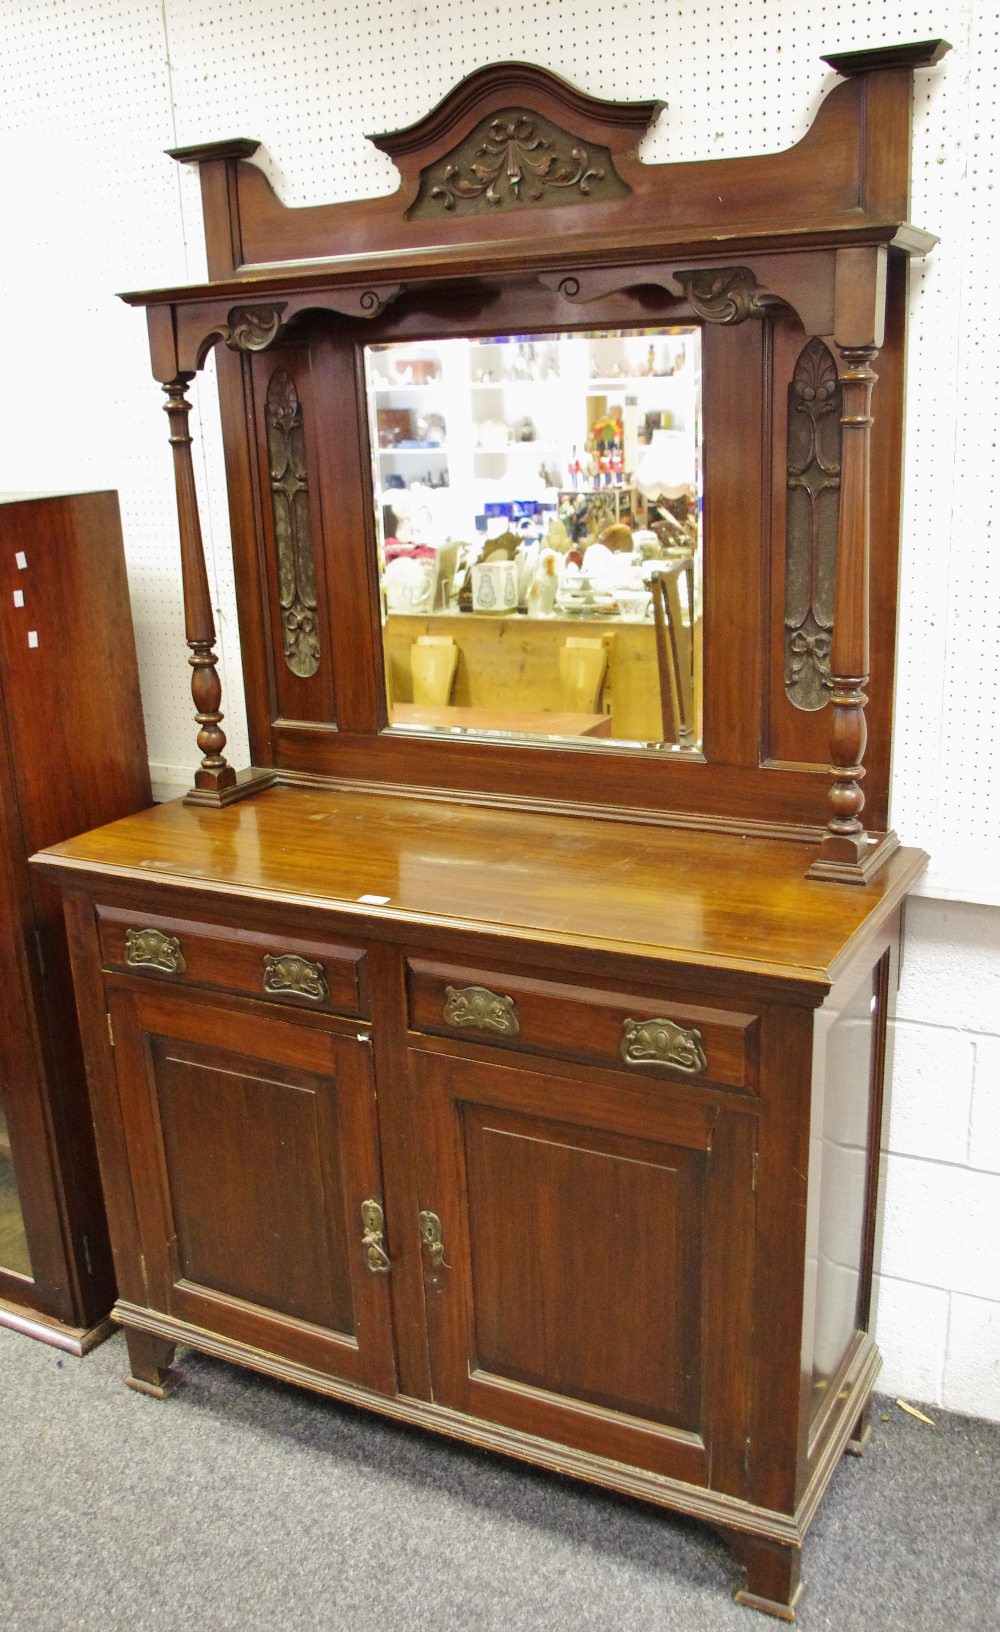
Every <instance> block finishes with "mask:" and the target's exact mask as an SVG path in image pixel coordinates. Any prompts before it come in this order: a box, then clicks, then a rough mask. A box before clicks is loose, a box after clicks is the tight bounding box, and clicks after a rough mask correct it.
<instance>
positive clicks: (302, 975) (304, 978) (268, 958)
mask: <svg viewBox="0 0 1000 1632" xmlns="http://www.w3.org/2000/svg"><path fill="white" fill-rule="evenodd" d="M264 990H265V992H269V993H270V994H271V995H272V996H274V997H277V996H284V995H285V994H286V993H288V992H291V994H292V996H293V997H306V998H308V999H309V1001H310V1003H328V1002H329V1000H330V988H329V986H328V985H327V983H326V975H325V974H324V973H323V965H322V964H321V963H310V962H309V959H308V958H300V957H298V956H297V955H296V953H294V952H279V953H278V954H277V955H275V954H274V953H271V952H266V953H265V954H264Z"/></svg>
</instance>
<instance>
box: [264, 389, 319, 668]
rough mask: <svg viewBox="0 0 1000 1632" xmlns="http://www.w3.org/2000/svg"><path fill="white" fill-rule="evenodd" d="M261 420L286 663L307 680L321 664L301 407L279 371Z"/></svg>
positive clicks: (297, 398) (268, 392)
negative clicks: (262, 422)
mask: <svg viewBox="0 0 1000 1632" xmlns="http://www.w3.org/2000/svg"><path fill="white" fill-rule="evenodd" d="M265 421H266V426H267V457H268V465H269V468H270V477H271V514H272V516H273V518H274V542H275V550H276V553H277V564H278V594H279V597H280V600H281V632H282V642H283V646H284V653H285V662H286V663H287V664H288V667H289V668H290V669H291V671H292V673H293V674H297V675H298V676H299V677H300V679H303V680H308V679H309V677H310V676H311V675H314V674H315V673H316V671H317V669H318V668H319V663H320V639H319V619H318V617H317V614H316V570H315V563H314V561H313V546H312V532H311V529H310V524H309V485H308V476H307V472H306V450H305V437H304V435H303V430H302V406H301V404H300V402H299V396H298V392H297V391H296V389H295V383H294V381H293V380H292V379H291V377H290V375H289V374H287V373H286V371H285V370H284V369H283V368H278V369H276V370H275V372H274V373H273V374H272V375H271V380H270V384H269V385H268V388H267V399H266V403H265Z"/></svg>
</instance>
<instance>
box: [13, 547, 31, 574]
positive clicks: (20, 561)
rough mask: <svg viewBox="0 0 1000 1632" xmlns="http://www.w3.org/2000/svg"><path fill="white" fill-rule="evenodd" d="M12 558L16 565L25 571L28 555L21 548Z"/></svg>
mask: <svg viewBox="0 0 1000 1632" xmlns="http://www.w3.org/2000/svg"><path fill="white" fill-rule="evenodd" d="M14 560H15V562H16V563H17V565H18V566H19V567H20V569H21V571H22V572H26V571H27V567H28V557H27V556H26V555H25V553H24V551H23V550H18V552H17V554H16V555H15V557H14Z"/></svg>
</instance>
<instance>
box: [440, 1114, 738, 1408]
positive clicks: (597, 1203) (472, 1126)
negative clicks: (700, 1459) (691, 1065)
mask: <svg viewBox="0 0 1000 1632" xmlns="http://www.w3.org/2000/svg"><path fill="white" fill-rule="evenodd" d="M463 1130H464V1139H463V1143H464V1150H465V1163H466V1175H467V1182H468V1197H469V1241H470V1267H471V1275H472V1294H473V1311H474V1316H473V1318H474V1333H475V1355H474V1364H475V1373H476V1375H481V1374H487V1373H489V1374H492V1375H494V1376H497V1377H504V1378H507V1379H509V1380H511V1381H515V1382H523V1383H528V1384H531V1385H533V1386H534V1387H536V1388H542V1389H546V1390H548V1391H549V1392H551V1393H552V1394H555V1395H558V1396H562V1397H564V1398H566V1399H567V1400H579V1401H587V1402H589V1403H590V1404H592V1405H599V1406H606V1407H608V1408H609V1409H610V1410H613V1411H620V1412H624V1413H626V1414H627V1415H629V1416H633V1417H641V1418H645V1419H648V1420H649V1421H652V1422H662V1423H667V1424H670V1425H671V1426H673V1427H679V1428H686V1429H690V1430H692V1431H695V1432H696V1431H697V1430H698V1427H699V1420H700V1417H699V1403H700V1402H699V1382H700V1349H701V1341H700V1338H701V1333H700V1318H699V1315H700V1311H699V1299H698V1289H699V1284H700V1279H701V1268H702V1265H701V1258H702V1253H701V1234H702V1229H701V1224H702V1214H703V1209H704V1184H705V1171H706V1161H705V1153H704V1152H701V1151H690V1150H684V1149H668V1148H665V1147H664V1146H663V1145H657V1144H654V1143H652V1142H650V1141H646V1140H635V1139H623V1138H615V1137H614V1136H613V1135H609V1134H602V1133H600V1132H595V1131H590V1130H582V1129H574V1128H573V1127H571V1126H565V1125H560V1124H558V1123H551V1122H547V1121H543V1120H537V1121H532V1122H527V1121H525V1120H524V1119H523V1118H521V1119H518V1118H516V1117H512V1116H509V1115H508V1116H501V1115H498V1114H497V1113H495V1112H492V1113H491V1112H490V1111H488V1110H487V1111H484V1110H483V1109H482V1108H481V1107H479V1106H466V1107H465V1110H464V1115H463ZM623 1288H627V1289H628V1295H627V1297H625V1298H623V1297H622V1296H621V1293H622V1290H623ZM612 1310H613V1311H614V1318H609V1314H610V1312H611V1311H612Z"/></svg>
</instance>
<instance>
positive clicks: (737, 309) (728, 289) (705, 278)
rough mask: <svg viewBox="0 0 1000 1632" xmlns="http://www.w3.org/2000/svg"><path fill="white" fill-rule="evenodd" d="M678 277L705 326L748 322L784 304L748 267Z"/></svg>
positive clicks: (716, 268)
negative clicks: (748, 319) (763, 286)
mask: <svg viewBox="0 0 1000 1632" xmlns="http://www.w3.org/2000/svg"><path fill="white" fill-rule="evenodd" d="M674 276H675V278H676V279H677V282H678V283H679V284H680V286H681V288H682V289H683V290H684V294H685V296H686V298H687V300H688V303H689V305H690V306H691V307H692V308H693V309H694V311H695V312H696V313H697V315H698V316H699V317H700V318H701V320H702V322H703V323H745V322H746V319H747V318H748V317H754V316H760V315H761V314H762V313H764V312H766V311H769V310H771V309H772V308H773V307H775V306H780V305H781V301H780V300H778V298H777V297H776V296H775V295H771V294H768V293H767V291H766V290H764V289H761V288H760V286H759V284H758V282H757V279H756V278H755V276H754V274H753V273H752V272H751V270H750V268H749V267H748V266H714V267H696V268H695V269H694V270H693V271H689V272H675V273H674Z"/></svg>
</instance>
